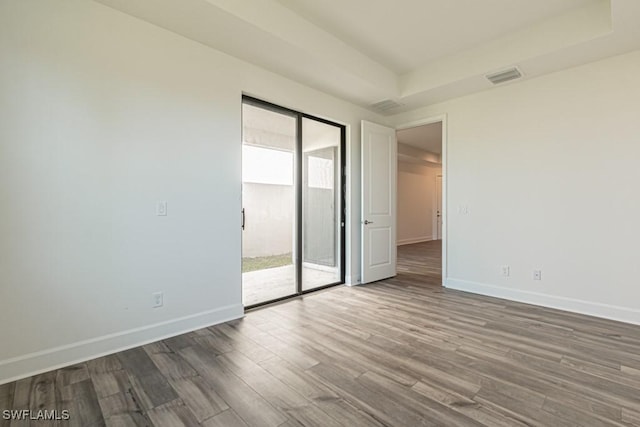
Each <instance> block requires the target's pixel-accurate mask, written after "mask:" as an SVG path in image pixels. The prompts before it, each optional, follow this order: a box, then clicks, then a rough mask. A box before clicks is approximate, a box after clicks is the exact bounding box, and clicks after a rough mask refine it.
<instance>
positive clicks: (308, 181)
mask: <svg viewBox="0 0 640 427" xmlns="http://www.w3.org/2000/svg"><path fill="white" fill-rule="evenodd" d="M341 131H342V128H340V127H337V126H335V125H333V124H328V123H326V122H321V121H318V120H314V119H310V118H307V117H304V118H303V119H302V152H303V154H302V176H303V184H302V224H303V226H302V289H303V290H309V289H315V288H318V287H322V286H325V285H327V284H329V283H335V282H340V281H341V259H340V255H341V251H340V232H341V230H342V218H341V214H340V205H341V196H342V193H341V191H340V187H341V186H340V182H341V174H340V172H341V167H340V165H341V163H340V155H341V153H340V145H341V141H342V135H341Z"/></svg>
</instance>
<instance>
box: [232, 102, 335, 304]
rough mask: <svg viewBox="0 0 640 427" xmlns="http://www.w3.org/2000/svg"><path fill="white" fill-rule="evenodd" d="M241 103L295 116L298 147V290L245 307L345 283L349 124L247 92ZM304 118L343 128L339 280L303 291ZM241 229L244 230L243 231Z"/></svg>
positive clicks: (296, 198)
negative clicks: (336, 121) (266, 99)
mask: <svg viewBox="0 0 640 427" xmlns="http://www.w3.org/2000/svg"><path fill="white" fill-rule="evenodd" d="M242 104H247V105H252V106H254V107H258V108H263V109H265V110H269V111H273V112H276V113H280V114H285V115H287V116H291V117H295V118H296V146H295V162H296V176H295V182H294V187H295V205H296V206H295V209H296V212H295V216H296V218H295V223H296V225H295V228H296V247H295V252H296V256H295V259H296V262H295V264H296V292H295V293H293V294H291V295H287V296H284V297H280V298H275V299H272V300H268V301H263V302H259V303H256V304H251V305H248V306H245V310H250V309H252V308H256V307H260V306H263V305H267V304H272V303H274V302H279V301H283V300H286V299H289V298H294V297H297V296H300V295H304V294H308V293H311V292H316V291H319V290H322V289H326V288H329V287H332V286H337V285H342V284H344V282H345V270H346V269H345V263H346V242H345V237H346V232H345V229H346V212H347V207H346V206H347V199H346V188H347V176H346V157H347V156H346V137H347V127H346V126H344V125H341V124H339V123H335V122H332V121H330V120H326V119H323V118H320V117H316V116H312V115H310V114H306V113H301V112H299V111H296V110H291V109H289V108H286V107H281V106H279V105H276V104H273V103H271V102H267V101H263V100H261V99H258V98H254V97H252V96H248V95H242ZM302 119H309V120H314V121H317V122H320V123H324V124H326V125H330V126H335V127H337V128H338V129H340V148H339V149H340V186H339V188H340V193H341V194H340V203H341V206H340V224H339V226H340V245H339V247H340V257H339V258H340V281H339V282H335V283H330V284H327V285H323V286H319V287H317V288H313V289H308V290H302V261H303V260H302V258H303V254H302V251H303V247H302V220H303V212H302V182H303V179H302V154H303V153H302ZM241 232H242V231H241Z"/></svg>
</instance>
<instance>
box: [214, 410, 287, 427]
mask: <svg viewBox="0 0 640 427" xmlns="http://www.w3.org/2000/svg"><path fill="white" fill-rule="evenodd" d="M281 425H282V424H281ZM202 427H248V424H247V423H245V422H244V421H243V420H242V418H240V417H239V416H238V414H236V413H235V412H234V411H233V409H227V410H226V411H224V412H222V413H220V414H218V415H216V416H215V417H212V418H209V419H208V420H206V421H204V422H203V423H202Z"/></svg>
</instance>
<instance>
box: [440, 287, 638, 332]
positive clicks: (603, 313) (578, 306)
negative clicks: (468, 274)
mask: <svg viewBox="0 0 640 427" xmlns="http://www.w3.org/2000/svg"><path fill="white" fill-rule="evenodd" d="M444 286H445V287H446V288H448V289H455V290H458V291H464V292H470V293H473V294H480V295H486V296H491V297H496V298H502V299H507V300H512V301H518V302H523V303H526V304H532V305H538V306H542V307H548V308H555V309H559V310H564V311H570V312H572V313H580V314H586V315H589V316H595V317H601V318H604V319H609V320H616V321H618V322H624V323H630V324H634V325H640V310H637V309H633V308H628V307H620V306H615V305H609V304H602V303H597V302H591V301H584V300H579V299H574V298H567V297H560V296H555V295H549V294H543V293H538V292H531V291H523V290H520V289H511V288H505V287H502V286H496V285H489V284H485V283H478V282H471V281H468V280H460V279H454V278H447V279H446V280H445V282H444Z"/></svg>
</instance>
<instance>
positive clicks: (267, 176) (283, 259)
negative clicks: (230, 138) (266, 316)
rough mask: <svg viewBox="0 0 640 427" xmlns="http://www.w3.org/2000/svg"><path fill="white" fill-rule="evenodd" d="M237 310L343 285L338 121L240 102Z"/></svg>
mask: <svg viewBox="0 0 640 427" xmlns="http://www.w3.org/2000/svg"><path fill="white" fill-rule="evenodd" d="M242 128H243V129H242V295H243V303H244V305H245V308H253V307H256V306H259V305H263V304H268V303H272V302H275V301H278V300H282V299H285V298H289V297H292V296H296V295H300V294H303V293H305V292H310V291H314V290H318V289H322V288H325V287H328V286H334V285H337V284H341V283H344V279H345V277H344V274H345V273H344V265H345V259H344V258H345V250H344V247H345V227H344V225H345V218H344V215H345V209H344V206H345V200H344V197H345V195H344V180H345V175H344V170H345V164H344V162H345V152H344V150H345V135H346V129H345V127H344V126H342V125H339V124H337V123H333V122H330V121H327V120H324V119H320V118H318V117H314V116H310V115H307V114H303V113H300V112H297V111H293V110H289V109H287V108H283V107H280V106H277V105H274V104H271V103H268V102H265V101H261V100H258V99H255V98H251V97H248V96H243V99H242Z"/></svg>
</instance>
